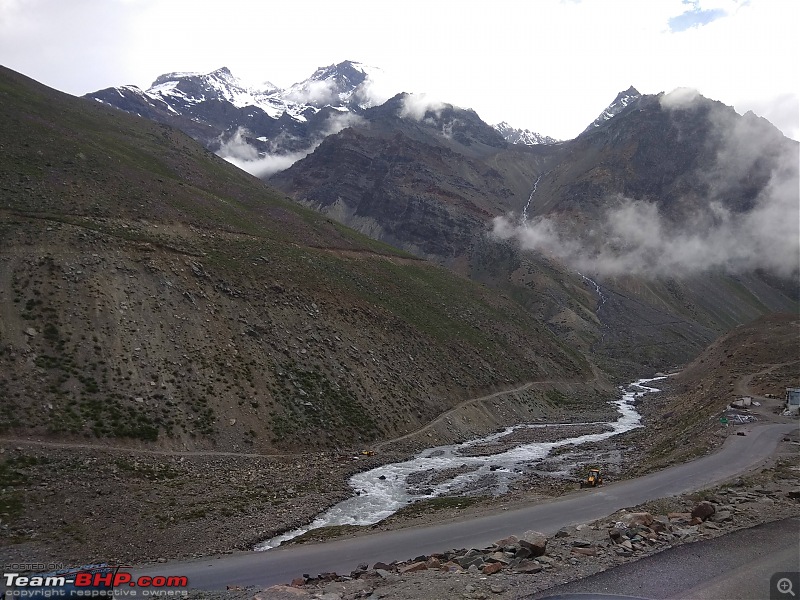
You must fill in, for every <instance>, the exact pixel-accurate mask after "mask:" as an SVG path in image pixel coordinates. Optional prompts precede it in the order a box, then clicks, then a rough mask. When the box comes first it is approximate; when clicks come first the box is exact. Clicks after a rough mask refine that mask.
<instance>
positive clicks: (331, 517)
mask: <svg viewBox="0 0 800 600" xmlns="http://www.w3.org/2000/svg"><path fill="white" fill-rule="evenodd" d="M659 379H664V377H655V378H651V379H640V380H638V381H636V382H635V383H632V384H631V385H629V386H628V388H627V389H624V390H623V395H622V398H621V399H619V400H614V401H612V402H611V403H612V404H614V405H616V407H617V410H618V411H619V418H618V419H617V420H616V421H611V422H608V423H602V422H600V423H597V422H595V423H566V424H565V423H559V424H541V423H539V424H535V425H530V424H525V425H514V426H512V427H507V428H505V429H504V430H503V431H500V432H497V433H493V434H491V435H488V436H486V437H483V438H480V439H475V440H471V441H468V442H464V443H463V444H455V445H450V446H438V447H435V448H428V449H427V450H423V451H422V452H420V453H419V454H418V455H417V456H415V457H414V458H412V459H411V460H407V461H404V462H399V463H392V464H388V465H383V466H380V467H376V468H375V469H371V470H369V471H364V472H363V473H357V474H356V475H353V476H352V477H351V478H350V485H351V486H352V487H353V489H354V490H355V492H356V495H354V496H352V497H350V498H348V499H347V500H344V501H342V502H340V503H338V504H336V505H335V506H332V507H331V508H329V509H328V510H326V511H325V512H324V513H322V514H320V515H319V516H318V517H317V518H316V519H314V521H313V522H311V523H310V524H308V525H306V526H304V527H300V528H298V529H294V530H292V531H289V532H287V533H284V534H282V535H279V536H277V537H274V538H272V539H269V540H267V541H265V542H261V543H260V544H258V545H257V546H256V547H255V550H269V549H270V548H275V547H276V546H279V545H280V544H281V543H282V542H285V541H288V540H291V539H293V538H295V537H297V536H299V535H302V534H304V533H306V532H307V531H310V530H312V529H318V528H320V527H328V526H332V525H372V524H373V523H377V522H378V521H381V520H383V519H385V518H386V517H388V516H390V515H392V514H394V513H395V512H397V511H398V510H399V509H401V508H403V507H404V506H406V505H407V504H409V503H411V502H416V501H418V500H424V499H429V498H435V497H437V496H443V495H450V496H454V495H459V494H460V493H463V492H466V491H467V490H468V489H469V488H470V487H471V486H474V485H475V484H476V483H477V482H479V481H480V480H481V479H485V478H487V477H488V476H491V477H492V478H493V480H494V481H493V486H492V487H493V489H494V490H495V491H496V493H498V494H502V493H505V492H506V491H507V490H508V484H509V483H510V482H511V480H513V479H514V478H516V477H518V476H519V475H520V473H521V472H522V469H523V468H524V467H525V466H527V465H530V463H532V462H534V461H538V460H541V459H543V458H545V457H546V456H547V455H548V453H550V451H551V450H553V449H554V448H558V447H560V446H565V445H567V444H572V445H580V444H586V443H588V442H598V441H601V440H605V439H607V438H610V437H612V436H615V435H618V434H620V433H625V432H626V431H630V430H631V429H635V428H637V427H641V426H642V425H641V424H640V420H641V419H640V415H639V413H638V412H637V411H636V408H635V406H634V401H635V400H636V398H638V397H639V396H642V395H644V394H646V393H649V392H657V391H659V390H658V389H657V388H653V387H648V386H647V385H646V384H648V383H650V382H651V381H656V380H659ZM555 425H558V426H559V427H586V426H587V425H595V426H597V425H607V426H608V427H610V428H611V429H610V430H608V431H604V432H602V433H592V434H585V435H579V436H576V437H572V438H567V439H563V440H560V441H556V442H534V443H521V444H520V445H518V446H515V447H513V448H511V449H509V450H506V451H503V452H499V453H498V454H492V455H489V456H465V455H463V454H460V451H462V450H466V449H469V448H471V447H473V446H477V445H484V444H487V443H491V442H493V441H496V440H499V439H501V438H503V437H505V436H508V435H509V434H510V433H511V432H513V431H515V430H518V429H525V428H546V427H552V426H555ZM413 474H417V476H418V475H419V474H423V475H424V476H425V478H427V479H428V481H429V482H430V483H427V484H423V485H417V484H415V483H414V482H413V479H414V478H413V477H412V478H411V479H412V481H411V482H410V481H409V477H410V476H411V475H413ZM431 474H433V475H434V477H431ZM436 475H438V477H437V476H436Z"/></svg>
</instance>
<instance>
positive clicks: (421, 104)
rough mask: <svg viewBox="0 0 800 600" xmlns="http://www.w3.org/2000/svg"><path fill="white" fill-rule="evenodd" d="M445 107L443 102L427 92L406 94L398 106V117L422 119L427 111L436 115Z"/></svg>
mask: <svg viewBox="0 0 800 600" xmlns="http://www.w3.org/2000/svg"><path fill="white" fill-rule="evenodd" d="M445 107H446V104H445V103H444V102H440V101H439V100H435V99H434V98H433V97H432V96H430V95H429V94H406V95H405V96H404V97H403V101H402V104H401V106H400V117H401V118H403V119H413V120H414V121H422V119H424V118H425V115H426V114H428V113H429V112H432V113H433V114H435V115H436V116H437V117H438V116H439V114H440V113H441V112H442V109H444V108H445Z"/></svg>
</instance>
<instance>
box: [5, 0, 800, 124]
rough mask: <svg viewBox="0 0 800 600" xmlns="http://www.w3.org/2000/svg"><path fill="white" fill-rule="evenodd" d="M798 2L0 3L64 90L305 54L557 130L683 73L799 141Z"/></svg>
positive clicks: (266, 67) (307, 69)
mask: <svg viewBox="0 0 800 600" xmlns="http://www.w3.org/2000/svg"><path fill="white" fill-rule="evenodd" d="M798 23H800V2H798V1H797V0H647V1H643V0H458V1H449V0H438V1H437V0H405V1H404V2H388V1H387V0H334V1H331V0H324V1H322V0H304V1H303V2H294V3H293V2H285V1H281V2H278V1H273V0H218V1H212V0H0V64H2V65H4V66H7V67H10V68H12V69H15V70H17V71H20V72H22V73H24V74H26V75H28V76H30V77H33V78H34V79H37V80H39V81H41V82H42V83H45V84H47V85H49V86H52V87H55V88H57V89H60V90H62V91H65V92H69V93H71V94H76V95H80V94H84V93H87V92H90V91H95V90H98V89H101V88H105V87H110V86H114V85H121V84H135V85H138V86H140V87H143V88H146V87H148V86H149V85H150V83H151V82H152V81H153V80H154V79H155V78H156V77H157V76H158V75H160V74H162V73H166V72H171V71H201V72H207V71H211V70H214V69H216V68H219V67H221V66H227V67H229V68H230V69H231V71H232V72H233V73H234V75H237V76H238V77H240V78H242V79H244V80H246V81H248V82H252V83H257V82H260V81H265V80H269V81H271V82H273V83H274V84H276V85H278V86H281V87H287V86H289V85H291V84H292V83H295V82H297V81H301V80H303V79H305V78H306V77H308V76H309V75H310V74H311V73H312V72H313V71H314V70H315V69H316V68H317V67H319V66H323V65H329V64H333V63H338V62H341V61H342V60H354V61H358V62H362V63H365V64H368V65H372V66H376V67H380V68H381V69H382V71H383V73H384V76H385V81H384V85H386V86H387V89H391V90H392V91H408V92H426V93H428V94H430V95H432V96H433V97H435V98H438V99H440V100H443V101H446V102H450V103H453V104H456V105H459V106H462V107H467V108H473V109H475V110H476V111H477V112H478V114H480V116H481V117H482V118H483V119H484V120H486V121H488V122H490V123H495V122H498V121H500V120H506V121H508V122H510V123H511V124H512V125H514V126H517V127H526V128H530V129H532V130H534V131H538V132H540V133H543V134H546V135H550V136H553V137H556V138H561V139H567V138H571V137H574V136H576V135H577V134H579V133H580V132H581V131H582V130H583V129H584V128H585V127H586V126H587V125H588V124H589V123H590V122H591V121H592V120H593V119H594V118H595V117H596V116H597V115H598V114H599V112H600V111H601V110H602V109H603V108H604V107H605V106H606V105H608V104H609V103H610V102H611V101H612V100H613V99H614V97H615V96H616V94H617V93H618V92H619V91H621V90H624V89H627V88H628V86H631V85H633V86H635V87H636V88H637V89H638V90H639V91H640V92H642V93H658V92H661V91H670V90H672V89H674V88H677V87H681V86H687V87H693V88H696V89H698V90H699V91H700V93H702V94H703V95H705V96H707V97H709V98H713V99H716V100H720V101H722V102H724V103H725V104H729V105H732V106H734V107H735V108H736V109H737V111H739V112H740V113H741V112H745V111H747V110H753V111H754V112H756V114H759V115H761V116H764V117H766V118H768V119H769V120H770V121H772V122H773V123H775V124H776V125H777V126H778V127H780V128H781V129H782V130H783V131H784V133H786V134H787V135H789V136H790V137H793V138H794V139H798V92H799V91H800V82H798V73H800V68H798V64H797V63H798V60H797V57H798V56H800V49H798V43H797V41H796V40H797V39H798V36H797V31H796V29H797V25H798Z"/></svg>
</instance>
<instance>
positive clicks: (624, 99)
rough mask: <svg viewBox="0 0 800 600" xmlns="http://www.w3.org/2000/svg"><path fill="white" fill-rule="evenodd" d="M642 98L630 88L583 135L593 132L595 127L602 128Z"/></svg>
mask: <svg viewBox="0 0 800 600" xmlns="http://www.w3.org/2000/svg"><path fill="white" fill-rule="evenodd" d="M641 97H642V95H641V94H640V93H639V91H638V90H637V89H636V88H635V87H633V86H631V87H629V88H628V89H627V90H625V91H624V92H620V93H619V94H617V97H616V98H614V101H613V102H612V103H611V104H609V105H608V106H607V107H606V108H605V110H604V111H603V112H602V113H600V116H599V117H597V118H596V119H595V120H594V121H592V123H591V124H590V125H589V126H588V127H587V128H586V129H584V130H583V133H586V132H587V131H591V130H592V129H594V128H595V127H600V125H602V124H603V123H606V122H607V121H609V120H611V119H613V118H614V117H616V116H617V115H618V114H620V113H621V112H622V111H623V110H625V109H626V108H628V106H629V105H630V104H631V103H632V102H634V101H636V100H638V99H639V98H641Z"/></svg>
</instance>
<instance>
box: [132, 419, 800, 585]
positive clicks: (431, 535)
mask: <svg viewBox="0 0 800 600" xmlns="http://www.w3.org/2000/svg"><path fill="white" fill-rule="evenodd" d="M796 427H797V425H796V424H780V425H774V424H772V425H760V426H754V427H752V428H751V433H750V434H749V435H746V436H731V437H729V438H728V439H727V440H726V442H725V444H723V446H722V448H721V449H720V450H719V452H716V453H715V454H711V455H708V456H704V457H702V458H699V459H697V460H695V461H692V462H690V463H686V464H682V465H678V466H674V467H670V468H668V469H665V470H663V471H659V472H657V473H652V474H650V475H646V476H644V477H639V478H637V479H631V480H627V481H621V482H618V483H612V484H607V485H604V486H603V487H601V488H599V489H592V490H582V491H580V492H576V493H574V494H570V495H568V496H565V497H562V498H558V499H554V500H552V501H549V502H545V503H541V504H534V505H531V506H528V507H525V508H521V509H515V510H508V511H498V512H497V513H495V514H491V515H487V516H484V517H480V518H475V519H471V520H469V521H464V522H460V521H458V522H446V523H441V524H437V525H430V526H425V527H412V528H407V529H401V530H398V531H384V532H379V533H374V534H370V535H364V536H361V537H357V538H351V539H338V540H332V541H329V542H326V543H322V544H302V545H298V546H289V547H285V548H281V547H279V548H275V549H273V550H268V551H266V552H243V553H239V554H232V555H224V556H222V557H218V558H205V559H198V560H193V561H188V562H170V563H166V564H160V565H152V566H148V567H146V568H141V569H139V568H137V569H135V570H134V573H135V574H136V575H186V576H187V577H188V578H189V584H190V587H191V588H195V589H206V590H214V589H224V588H225V586H227V585H241V586H248V585H254V586H256V585H257V586H267V585H274V584H278V583H288V582H290V581H291V580H292V579H294V578H295V577H299V576H300V575H302V574H303V573H308V574H310V575H312V576H315V575H317V574H319V573H325V572H337V573H349V572H350V571H352V570H353V569H354V568H355V567H356V565H358V564H359V563H369V564H373V563H375V562H376V561H383V562H391V561H393V560H407V559H409V558H412V557H414V556H418V555H420V554H432V553H435V552H442V551H445V550H449V549H451V548H471V547H474V548H483V547H485V546H488V545H489V544H491V543H492V542H494V541H495V540H498V539H500V538H502V537H505V536H508V535H511V534H520V533H523V532H525V531H527V530H530V529H533V530H538V531H541V532H543V533H545V534H552V533H555V532H556V531H557V530H558V529H560V528H561V527H564V526H566V525H571V524H577V523H585V522H587V521H592V520H595V519H599V518H601V517H604V516H606V515H608V514H610V513H612V512H614V511H616V510H618V509H620V508H624V507H628V506H634V505H636V504H640V503H642V502H646V501H648V500H653V499H656V498H663V497H666V496H672V495H675V494H681V493H684V492H688V491H692V490H699V489H703V488H706V487H710V486H713V485H715V484H718V483H721V482H723V481H725V480H727V479H730V478H732V477H734V476H736V475H738V474H740V473H743V472H745V471H747V470H749V469H751V468H753V467H756V466H758V465H759V464H760V463H761V462H763V461H764V460H765V459H766V458H768V457H769V455H770V454H771V453H772V451H773V450H774V449H775V446H776V445H777V443H778V441H780V439H781V437H782V436H783V435H785V434H786V433H788V432H789V431H792V429H794V428H796Z"/></svg>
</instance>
